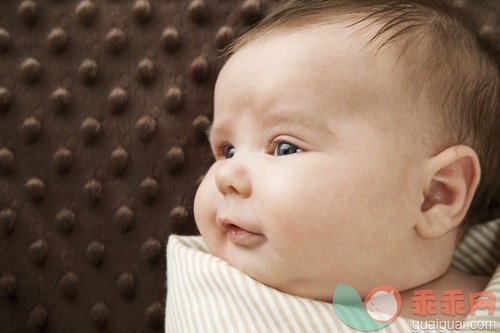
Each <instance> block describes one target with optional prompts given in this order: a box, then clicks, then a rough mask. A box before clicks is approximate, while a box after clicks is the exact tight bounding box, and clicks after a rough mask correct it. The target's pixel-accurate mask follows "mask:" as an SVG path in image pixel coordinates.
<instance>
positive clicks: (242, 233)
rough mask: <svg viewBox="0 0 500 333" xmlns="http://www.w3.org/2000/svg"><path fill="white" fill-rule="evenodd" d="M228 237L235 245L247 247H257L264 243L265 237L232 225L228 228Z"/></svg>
mask: <svg viewBox="0 0 500 333" xmlns="http://www.w3.org/2000/svg"><path fill="white" fill-rule="evenodd" d="M227 237H228V238H229V240H230V241H231V242H233V243H235V244H238V245H243V246H246V247H251V246H256V245H258V244H260V243H261V242H263V241H264V239H265V237H264V235H262V234H257V233H254V232H251V231H248V230H245V229H242V228H240V227H238V226H237V225H234V224H231V225H229V226H228V228H227Z"/></svg>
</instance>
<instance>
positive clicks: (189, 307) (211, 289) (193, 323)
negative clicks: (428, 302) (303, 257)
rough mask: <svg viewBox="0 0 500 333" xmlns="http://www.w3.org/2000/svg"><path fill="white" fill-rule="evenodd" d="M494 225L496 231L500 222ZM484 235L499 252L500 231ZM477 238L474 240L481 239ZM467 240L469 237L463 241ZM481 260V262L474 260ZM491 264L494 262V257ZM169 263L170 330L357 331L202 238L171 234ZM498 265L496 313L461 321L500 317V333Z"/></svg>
mask: <svg viewBox="0 0 500 333" xmlns="http://www.w3.org/2000/svg"><path fill="white" fill-rule="evenodd" d="M495 223H496V225H493V227H494V230H496V232H498V231H499V229H500V228H499V227H498V226H499V225H500V221H495ZM491 226H492V224H490V229H491ZM491 230H493V229H491ZM491 230H490V231H491ZM485 235H486V236H485V237H486V240H485V239H482V240H481V237H479V241H480V243H481V244H483V245H484V244H486V243H488V244H489V245H488V246H490V245H491V246H493V249H495V248H496V250H495V251H496V255H499V254H500V253H499V251H500V247H499V246H498V244H496V245H495V242H498V238H497V237H498V234H497V235H496V234H495V233H490V232H488V233H486V234H485ZM488 235H489V236H488ZM495 235H496V236H495ZM490 236H491V237H490ZM475 237H476V238H475V240H474V239H473V240H472V242H473V244H476V243H477V242H478V239H477V237H478V236H477V235H475ZM492 237H493V238H492ZM468 240H469V242H470V238H469V237H466V238H465V239H464V242H467V241H468ZM469 246H470V244H469ZM474 246H477V244H476V245H474ZM458 250H460V247H459V249H458ZM462 250H463V246H462ZM486 252H487V251H486ZM490 254H491V253H490ZM490 254H488V255H490ZM476 257H477V256H476ZM483 261H484V260H483ZM464 262H466V263H467V262H471V261H470V259H466V260H465V261H464V260H462V261H461V265H462V266H464V265H466V264H464ZM478 262H481V260H479V259H477V258H476V259H475V260H472V263H474V264H477V263H478ZM487 262H488V263H489V265H490V266H491V262H492V260H491V258H490V259H489V260H488V261H487ZM167 263H168V267H167V284H168V285H167V304H166V321H165V329H166V332H170V333H184V332H185V333H198V332H214V333H220V332H259V333H260V332H262V333H264V332H269V333H275V332H356V331H355V330H353V329H352V328H350V327H348V326H347V325H345V324H344V323H342V322H341V321H340V320H339V319H338V317H337V316H336V314H335V312H334V310H333V307H332V304H331V303H326V302H320V301H314V300H309V299H305V298H301V297H297V296H292V295H288V294H285V293H282V292H280V291H278V290H276V289H273V288H270V287H268V286H266V285H264V284H262V283H260V282H258V281H255V280H254V279H252V278H251V277H249V276H248V275H246V274H244V273H242V272H241V271H239V270H237V269H235V268H233V267H231V266H230V265H229V264H228V263H226V262H225V261H223V260H221V259H219V258H217V257H215V256H213V255H211V254H210V253H209V251H208V248H207V246H206V244H205V243H204V241H203V240H202V238H201V237H199V236H175V235H173V236H170V238H169V240H168V248H167ZM495 266H498V261H497V263H496V265H495ZM462 268H463V267H462ZM466 268H467V267H466ZM494 268H495V270H496V272H494V274H493V271H491V272H490V275H491V274H493V277H492V279H491V281H490V283H489V285H488V287H487V289H486V290H488V291H491V292H493V293H494V294H495V295H496V298H497V303H496V307H495V313H494V315H493V316H491V315H487V314H486V312H487V311H483V312H481V310H479V311H476V313H475V314H474V315H469V316H468V317H467V319H466V320H465V321H464V322H463V323H464V324H465V325H466V326H468V325H470V324H471V323H472V322H475V323H476V324H477V322H478V321H485V320H488V321H492V320H493V321H498V322H496V327H497V329H498V331H500V266H498V267H494ZM490 269H491V267H490ZM465 270H468V271H473V270H474V269H472V268H470V267H469V269H465ZM429 320H433V318H429ZM416 327H417V326H416V325H415V322H414V321H413V320H409V319H404V318H397V319H396V320H395V321H394V322H392V323H391V324H390V325H389V326H387V327H385V328H384V329H382V330H380V331H378V332H412V331H413V332H415V331H416ZM418 327H420V326H418ZM481 332H486V330H482V331H481Z"/></svg>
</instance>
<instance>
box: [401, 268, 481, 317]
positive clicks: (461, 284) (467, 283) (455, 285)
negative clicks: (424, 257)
mask: <svg viewBox="0 0 500 333" xmlns="http://www.w3.org/2000/svg"><path fill="white" fill-rule="evenodd" d="M488 281H489V278H488V277H484V276H476V275H469V274H465V273H462V272H460V271H458V270H457V269H455V268H451V267H450V269H448V271H447V272H446V273H445V274H443V275H441V276H440V277H439V278H437V279H435V280H433V281H430V282H428V283H426V284H423V285H421V286H418V287H416V288H412V289H408V290H405V291H403V292H401V301H402V307H401V312H400V314H399V316H400V317H403V318H408V319H413V320H420V321H433V320H436V319H438V320H449V321H459V320H463V319H465V317H466V316H467V314H468V305H469V298H468V295H469V293H475V292H480V291H483V290H484V289H485V288H486V285H487V284H488ZM418 290H430V291H431V292H432V294H431V295H430V297H432V295H434V296H435V302H434V303H433V304H435V307H434V309H435V312H436V314H427V315H419V314H418V312H419V309H418V306H419V305H423V304H424V302H418V301H417V300H416V299H415V297H414V299H413V300H414V301H415V302H412V296H414V291H418ZM449 290H459V291H460V292H461V294H460V293H459V294H460V295H463V297H464V299H463V301H460V300H458V299H457V301H456V304H459V303H460V304H465V314H455V315H448V314H443V313H442V310H443V309H442V308H441V307H440V303H441V301H443V300H442V297H443V291H449ZM431 302H432V301H431ZM446 303H447V304H452V303H453V301H451V303H450V302H446ZM431 304H432V303H431ZM412 305H415V306H416V308H412ZM452 307H453V306H452ZM459 308H460V306H457V309H459ZM431 310H432V308H431ZM424 311H425V310H424ZM458 312H460V311H458Z"/></svg>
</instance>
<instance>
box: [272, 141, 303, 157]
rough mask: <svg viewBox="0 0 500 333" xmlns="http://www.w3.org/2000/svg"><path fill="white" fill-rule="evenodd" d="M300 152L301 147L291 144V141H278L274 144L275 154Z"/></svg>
mask: <svg viewBox="0 0 500 333" xmlns="http://www.w3.org/2000/svg"><path fill="white" fill-rule="evenodd" d="M300 152H302V149H300V148H299V147H297V146H295V145H292V144H291V143H287V142H280V143H278V144H277V145H276V148H275V149H274V155H275V156H283V155H290V154H295V153H300Z"/></svg>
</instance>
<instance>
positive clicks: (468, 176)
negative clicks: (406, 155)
mask: <svg viewBox="0 0 500 333" xmlns="http://www.w3.org/2000/svg"><path fill="white" fill-rule="evenodd" d="M480 174H481V168H480V166H479V160H478V157H477V155H476V152H475V151H474V150H472V149H471V148H469V147H467V146H463V145H459V146H453V147H450V148H447V149H446V150H444V151H442V152H440V153H439V154H437V155H435V156H433V157H431V158H430V159H429V160H428V161H427V164H426V170H425V177H426V182H425V187H424V191H423V192H424V193H423V194H424V202H423V203H422V206H421V211H422V218H421V219H419V221H418V222H417V224H416V226H415V229H416V231H417V233H418V234H419V235H421V236H422V237H425V238H435V237H440V236H443V235H444V234H446V233H448V232H449V231H451V230H453V229H455V228H456V227H457V226H459V225H460V223H461V222H462V220H463V219H464V217H465V215H466V213H467V210H468V209H469V206H470V203H471V201H472V197H473V196H474V192H475V191H476V187H477V185H478V183H479V178H480Z"/></svg>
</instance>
